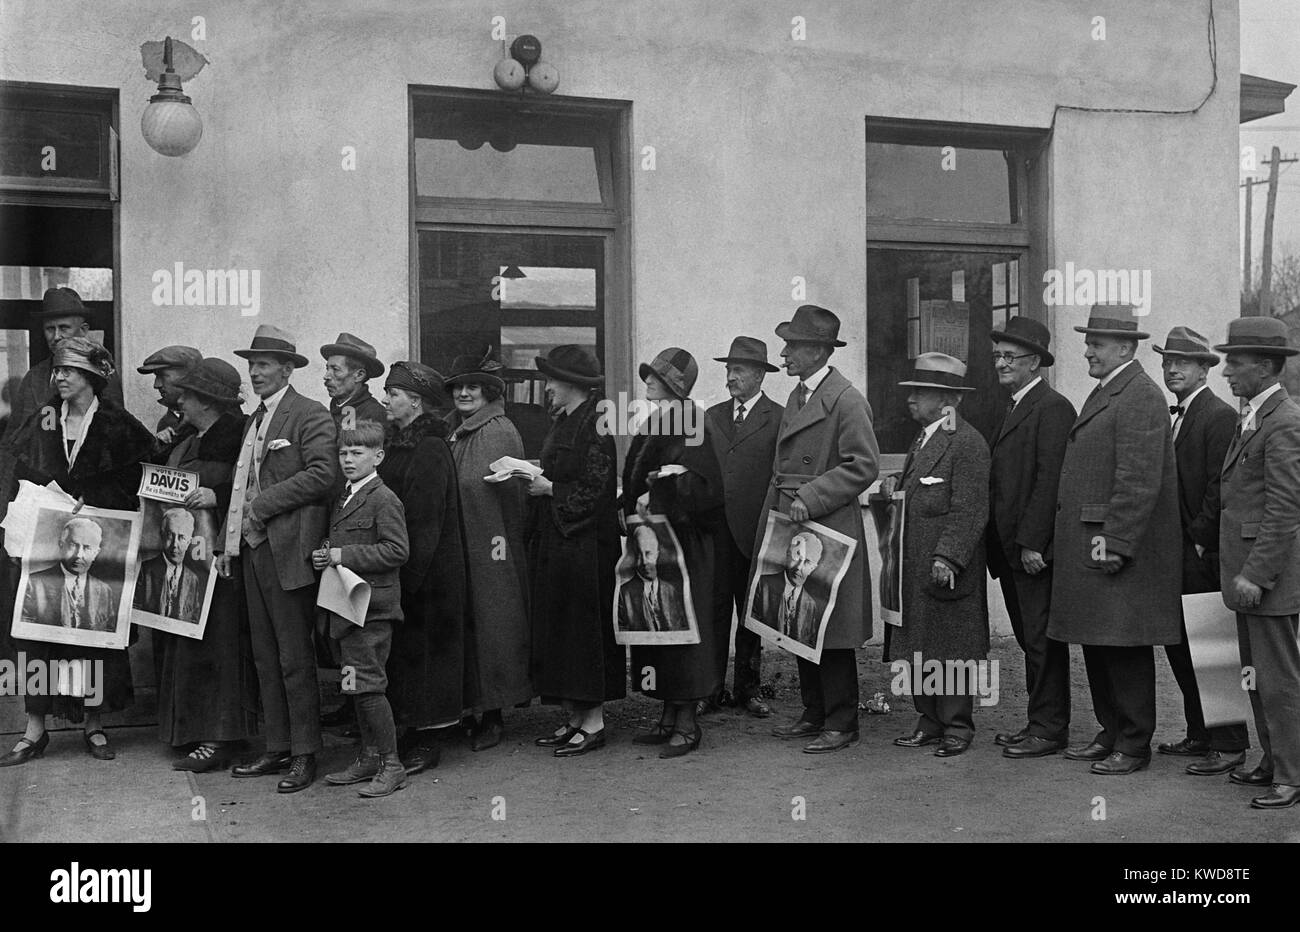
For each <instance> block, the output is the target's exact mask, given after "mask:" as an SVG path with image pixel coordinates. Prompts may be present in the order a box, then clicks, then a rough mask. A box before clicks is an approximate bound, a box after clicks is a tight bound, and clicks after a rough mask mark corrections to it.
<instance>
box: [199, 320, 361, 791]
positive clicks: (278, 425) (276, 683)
mask: <svg viewBox="0 0 1300 932" xmlns="http://www.w3.org/2000/svg"><path fill="white" fill-rule="evenodd" d="M235 355H236V356H242V357H243V358H244V359H247V360H248V376H249V381H250V382H252V385H253V391H254V392H256V394H257V396H258V398H259V399H260V401H259V403H258V405H257V408H256V409H255V410H254V411H253V416H252V417H251V418H250V419H249V423H248V427H247V428H246V430H245V433H244V439H243V443H242V445H241V447H240V453H239V460H238V463H237V465H236V467H235V479H234V483H233V486H232V492H231V498H230V510H229V511H228V513H227V515H226V523H225V529H224V530H223V532H222V539H223V541H224V559H223V564H224V568H225V570H226V572H229V559H230V558H231V557H234V556H238V557H239V562H240V571H241V572H242V573H243V578H244V594H245V598H246V599H247V601H248V627H249V633H250V636H251V640H252V647H253V663H254V665H255V666H256V667H257V681H258V686H259V688H260V691H261V696H262V712H263V716H264V718H265V722H266V751H265V753H264V754H262V756H261V757H259V758H258V759H257V760H255V761H253V762H252V763H249V764H244V765H240V766H238V767H235V768H234V769H233V770H232V771H231V773H232V775H233V776H236V777H259V776H263V775H264V774H272V773H279V772H281V771H283V770H285V769H288V770H289V775H288V776H287V777H286V778H285V779H283V780H281V781H280V783H279V785H278V786H277V787H276V789H277V790H278V791H279V792H281V793H295V792H297V791H299V790H302V789H306V788H307V787H308V786H310V785H311V783H312V782H313V781H314V780H315V779H316V752H317V751H319V750H320V747H321V737H320V693H319V689H318V687H317V684H316V663H315V652H314V649H313V647H312V629H313V626H314V619H315V614H316V573H315V571H314V570H313V569H312V562H311V554H312V551H313V550H315V549H316V548H317V547H319V546H320V544H321V541H322V540H323V539H324V537H325V533H326V528H327V527H328V516H329V507H328V505H327V501H328V497H329V495H330V492H331V490H332V489H333V488H334V487H335V482H336V478H337V474H338V458H337V456H336V452H335V450H336V436H335V431H334V424H333V422H332V421H331V420H330V416H329V412H328V411H326V410H325V406H324V405H322V404H320V403H319V402H316V401H312V400H310V399H308V398H304V397H303V396H301V395H299V394H298V393H297V392H295V391H294V390H293V387H292V386H291V385H289V379H290V377H291V376H292V375H293V370H294V369H295V368H301V367H303V366H306V365H307V358H306V357H305V356H302V355H299V353H298V351H297V348H296V347H295V346H294V343H293V340H292V338H291V337H290V336H289V335H288V334H287V333H285V332H284V331H282V330H280V329H279V328H277V327H272V326H269V325H267V324H262V325H261V326H259V327H258V328H257V332H256V334H255V335H254V336H253V342H252V345H251V346H250V347H249V348H248V349H246V350H235ZM223 575H225V573H223Z"/></svg>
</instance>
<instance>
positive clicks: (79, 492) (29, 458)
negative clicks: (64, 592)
mask: <svg viewBox="0 0 1300 932" xmlns="http://www.w3.org/2000/svg"><path fill="white" fill-rule="evenodd" d="M51 362H52V370H51V372H52V375H53V380H54V388H55V394H54V395H53V396H51V397H50V398H49V400H48V401H47V403H46V405H45V406H44V408H43V409H38V410H37V411H35V412H33V413H32V414H31V415H30V416H29V417H28V418H27V420H26V422H25V423H24V424H23V425H22V426H21V427H19V428H18V433H17V434H16V435H15V437H14V439H13V443H12V449H13V451H14V453H15V458H16V464H15V476H16V478H17V479H27V480H28V481H30V482H33V483H35V484H37V485H48V484H49V483H51V482H57V483H58V485H59V487H60V488H61V489H63V491H65V492H67V493H68V494H69V495H71V496H73V497H74V498H79V499H81V500H82V502H83V503H84V504H86V505H90V506H92V507H95V508H110V509H114V510H118V511H135V510H136V509H137V508H138V507H139V501H138V500H137V499H136V494H135V493H136V490H137V489H138V488H139V486H140V474H141V467H140V464H141V463H142V462H143V461H145V460H146V459H148V457H149V456H150V454H151V453H152V451H153V435H152V434H151V433H150V432H149V430H148V428H146V427H145V426H144V425H143V424H141V423H140V422H139V421H137V420H136V419H135V418H134V417H132V416H131V415H130V414H129V413H128V412H127V411H126V410H125V409H123V408H122V407H121V406H119V405H118V404H116V403H115V402H113V401H112V400H110V399H108V398H105V397H102V393H103V392H104V388H105V387H106V386H107V384H108V379H109V377H110V376H111V375H112V374H113V357H112V355H111V354H110V353H109V352H108V350H107V349H105V348H104V347H103V346H101V345H100V344H98V343H96V342H94V341H93V340H88V339H86V338H85V337H72V338H69V339H65V340H62V341H60V342H59V343H57V344H55V347H54V357H53V359H52V360H51ZM47 410H49V411H53V412H56V413H58V414H59V417H58V418H57V419H56V420H55V421H54V422H53V423H54V425H55V426H54V429H46V428H47V427H48V426H49V422H47V420H46V418H47V414H46V411H47ZM18 646H19V647H20V649H21V650H23V651H24V652H25V654H26V656H27V658H28V660H29V661H31V660H36V661H38V662H42V663H49V662H50V661H59V660H66V661H90V662H92V663H97V664H100V663H102V665H103V666H102V670H103V674H102V676H103V680H102V682H103V702H102V703H101V704H100V705H98V706H94V707H93V710H92V708H88V707H86V705H85V703H84V702H83V700H82V699H80V698H77V697H74V696H51V695H29V696H27V697H26V702H25V705H26V710H27V729H26V731H25V732H24V734H23V737H22V738H21V739H20V740H19V742H18V744H17V745H16V746H15V747H14V749H13V750H12V751H10V752H9V753H8V754H6V755H5V756H4V757H3V758H0V766H11V765H13V764H21V763H23V762H25V761H27V760H29V759H31V758H32V757H37V756H40V755H41V754H43V753H44V751H45V747H46V746H47V745H48V744H49V740H50V738H49V733H48V732H47V731H46V729H45V717H46V716H47V715H48V714H50V713H51V712H53V713H54V714H55V715H58V716H60V717H62V718H66V719H68V720H69V721H73V722H82V721H83V719H84V722H85V726H84V736H83V740H84V742H85V745H86V750H87V751H88V752H89V753H90V755H91V756H92V757H94V758H96V759H97V760H112V759H113V758H114V757H115V756H116V754H115V753H114V751H113V748H112V745H110V744H109V741H108V736H107V735H105V734H104V732H103V729H102V728H101V724H102V721H101V719H102V715H103V713H104V712H116V711H119V710H121V709H124V708H126V707H127V706H129V705H130V704H131V700H132V688H131V667H130V664H129V662H128V660H127V655H126V650H125V648H123V649H119V650H114V649H108V648H87V647H77V646H72V645H61V644H50V643H46V642H42V641H24V642H20V643H19V645H18Z"/></svg>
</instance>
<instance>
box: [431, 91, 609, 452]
mask: <svg viewBox="0 0 1300 932" xmlns="http://www.w3.org/2000/svg"><path fill="white" fill-rule="evenodd" d="M411 95H412V98H411V100H412V137H411V160H412V174H413V181H414V185H413V188H414V190H413V192H412V197H413V201H414V210H413V213H414V231H413V235H414V242H413V250H412V253H413V254H412V264H413V270H412V277H413V286H412V307H413V308H415V312H414V313H413V315H412V317H413V320H412V330H413V334H412V344H413V345H414V346H416V347H418V354H419V358H420V360H421V361H422V362H425V363H427V364H429V365H431V366H433V367H434V368H436V369H438V370H440V371H444V370H445V369H446V368H447V367H448V366H450V364H451V361H452V360H453V359H454V358H455V357H456V356H460V355H482V354H483V353H486V352H490V353H492V355H493V356H494V357H496V358H497V359H499V360H500V361H501V362H502V364H503V365H504V366H505V370H506V371H505V374H504V377H505V379H506V386H507V389H506V413H507V415H508V416H509V417H510V418H511V420H512V421H513V422H514V423H515V426H516V427H518V428H519V432H520V435H521V436H522V438H523V440H524V449H525V454H526V455H527V456H528V457H530V458H535V457H536V456H537V455H538V454H539V453H540V450H541V442H542V439H543V438H544V437H545V434H546V430H547V428H548V427H549V418H548V417H547V407H546V399H545V397H544V393H543V382H544V380H543V379H542V378H541V377H540V375H539V373H537V372H536V371H535V362H534V359H535V357H537V356H540V355H544V354H545V353H547V352H548V351H549V350H550V349H552V348H554V347H556V346H560V345H563V344H566V343H576V344H578V345H579V346H583V347H586V348H588V349H589V350H591V351H592V352H593V353H594V354H595V355H596V357H597V358H598V359H600V360H601V364H602V367H603V368H604V371H605V372H606V373H607V374H608V378H607V381H606V390H607V391H617V389H618V383H619V381H620V379H621V378H622V373H624V372H626V371H628V370H629V369H630V363H629V359H630V339H631V326H630V321H629V319H628V318H629V310H630V303H631V302H630V288H629V274H628V265H629V258H628V256H629V247H628V237H627V227H628V218H627V215H628V208H627V204H628V193H627V192H628V181H627V171H628V168H627V163H626V157H625V155H624V154H623V153H625V152H626V151H627V144H626V134H627V120H628V112H629V111H628V106H627V105H626V104H624V103H620V102H609V101H592V100H580V99H566V98H559V99H557V98H547V99H545V100H540V99H534V98H517V97H506V96H503V95H501V94H497V93H479V92H473V91H457V90H449V89H437V88H412V89H411Z"/></svg>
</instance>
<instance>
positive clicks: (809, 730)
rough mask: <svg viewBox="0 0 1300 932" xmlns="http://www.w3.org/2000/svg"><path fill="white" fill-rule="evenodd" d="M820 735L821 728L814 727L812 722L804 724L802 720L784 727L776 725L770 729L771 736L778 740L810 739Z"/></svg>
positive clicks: (818, 726)
mask: <svg viewBox="0 0 1300 932" xmlns="http://www.w3.org/2000/svg"><path fill="white" fill-rule="evenodd" d="M821 733H822V726H820V725H814V724H813V723H812V722H806V721H804V720H803V719H799V721H797V722H790V723H788V724H785V725H777V726H776V727H775V728H773V729H772V734H774V735H776V736H777V737H778V738H811V737H813V736H814V735H820V734H821Z"/></svg>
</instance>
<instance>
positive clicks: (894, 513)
mask: <svg viewBox="0 0 1300 932" xmlns="http://www.w3.org/2000/svg"><path fill="white" fill-rule="evenodd" d="M903 495H904V493H903V492H901V491H900V492H895V493H894V494H893V495H885V494H884V493H883V492H872V493H871V494H870V495H868V496H867V507H868V509H869V510H870V511H871V521H872V523H873V524H874V525H875V526H876V539H877V546H878V547H879V549H880V579H879V581H878V582H877V587H878V589H879V592H880V613H881V614H882V615H884V616H885V624H889V625H895V626H899V627H901V626H902V624H903V521H904V519H905V517H906V514H907V508H906V504H905V501H904V498H903Z"/></svg>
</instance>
